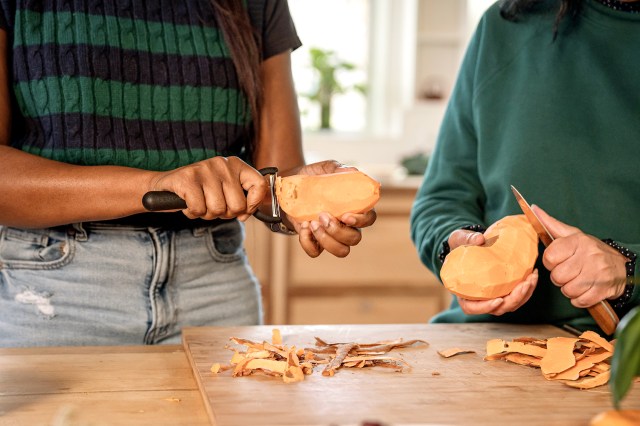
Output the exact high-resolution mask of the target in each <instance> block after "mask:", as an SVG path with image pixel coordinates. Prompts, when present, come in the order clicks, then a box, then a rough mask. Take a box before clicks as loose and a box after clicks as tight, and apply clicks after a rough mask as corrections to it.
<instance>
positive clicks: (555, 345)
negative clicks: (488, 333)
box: [484, 331, 614, 389]
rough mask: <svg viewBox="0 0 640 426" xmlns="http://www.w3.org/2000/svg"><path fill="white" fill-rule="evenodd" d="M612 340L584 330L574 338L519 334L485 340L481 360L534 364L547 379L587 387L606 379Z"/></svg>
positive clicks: (603, 382) (607, 378)
mask: <svg viewBox="0 0 640 426" xmlns="http://www.w3.org/2000/svg"><path fill="white" fill-rule="evenodd" d="M613 348H614V341H607V340H606V339H604V338H602V337H600V335H598V333H595V332H593V331H586V332H584V333H582V334H581V335H580V336H578V337H576V338H571V337H553V338H550V339H535V338H532V337H520V338H517V339H513V341H511V342H506V341H504V340H502V339H492V340H489V341H488V342H487V355H486V356H485V358H484V359H485V360H487V361H493V360H497V359H504V360H506V361H510V362H513V363H516V364H520V365H527V366H531V367H538V368H540V370H541V371H542V375H543V376H544V377H545V378H546V379H547V380H561V381H562V382H563V383H564V384H566V385H567V386H571V387H573V388H578V389H591V388H595V387H598V386H602V385H605V384H606V383H607V382H608V381H609V376H610V369H611V367H610V364H609V359H610V358H611V357H612V356H613Z"/></svg>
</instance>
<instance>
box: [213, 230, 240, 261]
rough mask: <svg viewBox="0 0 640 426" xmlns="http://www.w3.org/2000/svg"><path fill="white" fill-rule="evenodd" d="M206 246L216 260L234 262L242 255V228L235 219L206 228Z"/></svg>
mask: <svg viewBox="0 0 640 426" xmlns="http://www.w3.org/2000/svg"><path fill="white" fill-rule="evenodd" d="M206 237H207V247H208V248H209V252H210V253H211V256H212V257H213V258H214V259H215V260H216V261H218V262H234V261H236V260H239V259H242V258H243V256H244V247H243V245H242V242H243V241H244V228H243V226H242V224H241V223H240V222H239V221H237V220H232V221H229V222H226V223H222V224H220V225H217V226H213V227H211V228H208V230H207V234H206Z"/></svg>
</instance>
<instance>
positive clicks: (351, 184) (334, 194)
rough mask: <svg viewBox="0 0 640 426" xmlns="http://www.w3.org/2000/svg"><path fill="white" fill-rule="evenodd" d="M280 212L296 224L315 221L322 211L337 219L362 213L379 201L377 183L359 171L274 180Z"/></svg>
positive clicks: (296, 176) (378, 186)
mask: <svg viewBox="0 0 640 426" xmlns="http://www.w3.org/2000/svg"><path fill="white" fill-rule="evenodd" d="M275 191H276V196H277V198H278V203H280V209H282V210H283V211H284V212H285V213H287V214H288V215H289V216H291V217H292V218H294V219H295V220H297V221H299V222H304V221H309V220H317V219H318V215H319V214H320V213H322V212H327V213H330V214H331V215H332V216H334V217H337V218H340V216H342V215H343V214H345V213H364V212H367V211H369V210H371V209H372V208H373V206H374V205H375V204H376V203H377V202H378V200H379V199H380V182H378V181H376V180H374V179H372V178H371V177H369V176H367V175H366V174H364V173H362V172H359V171H352V172H343V173H331V174H324V175H294V176H287V177H278V178H277V180H276V184H275Z"/></svg>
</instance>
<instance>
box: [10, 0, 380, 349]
mask: <svg viewBox="0 0 640 426" xmlns="http://www.w3.org/2000/svg"><path fill="white" fill-rule="evenodd" d="M299 46H300V41H299V39H298V37H297V34H296V31H295V27H294V25H293V22H292V20H291V17H290V14H289V11H288V7H287V3H286V1H284V0H260V1H259V0H246V1H244V2H240V1H237V0H215V1H213V2H212V1H210V0H185V1H183V2H172V1H170V0H161V1H154V2H145V1H135V0H108V1H101V2H98V1H88V2H76V1H65V0H60V1H47V2H44V1H36V0H18V1H5V0H2V1H0V50H1V51H2V53H3V57H5V58H6V61H3V62H2V64H0V81H1V82H2V84H0V158H1V160H2V167H1V168H0V225H1V226H0V272H1V274H0V329H1V330H2V333H0V346H29V345H76V344H98V345H99V344H140V343H148V344H153V343H171V342H176V341H179V338H180V329H181V328H182V327H184V326H197V325H214V324H215V325H222V324H234V325H241V324H258V323H260V322H261V315H262V314H261V305H260V291H259V285H258V283H257V281H256V279H255V277H254V275H253V273H252V272H251V269H250V267H249V265H248V264H247V260H246V257H245V254H244V250H243V246H242V242H243V237H244V234H243V227H242V225H241V223H240V221H244V220H246V219H247V218H248V217H249V216H250V215H251V214H252V213H253V212H255V211H256V209H258V208H260V207H262V208H264V207H268V206H263V204H265V203H266V201H263V200H265V199H266V198H268V197H267V195H268V186H267V184H266V183H265V180H264V178H263V177H262V176H261V175H260V173H258V172H257V171H256V169H257V168H261V167H267V166H276V167H278V168H279V170H280V171H281V174H282V175H287V174H294V173H297V174H319V173H332V172H335V171H336V170H338V171H340V170H343V168H342V167H341V166H340V165H339V163H337V162H335V161H325V162H321V163H316V164H312V165H307V166H305V165H304V158H303V154H302V147H301V131H300V125H299V120H298V110H297V104H296V96H295V93H294V88H293V82H292V76H291V68H290V53H291V51H292V50H294V49H296V48H297V47H299ZM151 190H168V191H172V192H175V193H177V194H178V195H180V196H181V197H182V198H183V199H185V200H186V203H187V206H188V207H187V208H186V209H185V210H183V211H182V212H174V213H144V208H143V207H142V204H141V199H142V196H143V195H144V194H145V193H146V192H147V191H151ZM245 191H246V196H245V193H244V192H245ZM374 221H375V212H373V211H370V212H368V213H366V214H361V215H345V216H344V217H342V218H333V217H329V216H325V215H323V216H321V220H319V221H313V222H311V223H295V222H293V221H287V222H288V223H287V225H288V226H289V227H290V228H293V229H295V230H296V231H297V233H298V235H299V240H300V244H301V246H302V248H303V249H304V250H305V251H306V252H307V253H308V254H309V255H310V256H313V257H315V256H317V255H319V254H320V253H321V252H322V251H323V250H327V251H328V252H330V253H332V254H334V255H336V256H345V255H347V254H348V252H349V247H350V246H352V245H355V244H357V243H358V242H359V241H360V232H359V228H361V227H365V226H369V225H371V224H372V223H373V222H374Z"/></svg>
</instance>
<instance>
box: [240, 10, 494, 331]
mask: <svg viewBox="0 0 640 426" xmlns="http://www.w3.org/2000/svg"><path fill="white" fill-rule="evenodd" d="M491 3H493V0H402V1H398V0H323V1H321V2H311V1H309V0H289V8H290V10H291V14H292V16H293V18H294V21H295V24H296V28H297V31H298V34H299V36H300V38H301V40H302V42H303V46H302V47H301V48H300V49H298V50H296V51H295V52H294V53H293V55H292V62H293V73H294V79H295V83H296V88H297V91H298V93H299V99H298V102H299V105H300V110H301V114H302V118H301V119H302V124H303V129H304V147H305V156H306V159H307V162H315V161H320V160H324V159H336V160H339V161H341V162H343V163H346V164H350V165H354V166H356V167H358V168H359V169H361V170H362V171H364V172H366V173H368V174H370V175H372V176H373V177H375V178H377V179H378V180H380V181H381V183H382V190H381V194H382V196H381V200H380V202H379V203H378V205H377V206H376V211H377V213H378V219H377V221H376V223H375V224H374V226H373V227H371V228H367V229H365V230H363V240H362V242H361V243H360V244H359V245H357V246H356V247H354V248H353V249H352V251H351V253H350V254H349V256H347V257H346V258H344V259H338V258H335V257H333V256H331V255H329V254H326V253H324V254H322V255H321V256H320V257H319V258H316V259H311V258H309V257H308V256H307V255H306V254H305V253H304V252H303V251H302V249H301V248H300V247H299V245H298V241H297V238H296V237H286V236H283V235H276V234H272V233H271V232H269V231H268V230H267V229H266V228H265V227H264V225H263V224H261V223H260V222H257V221H255V220H253V219H251V220H250V221H249V223H248V224H247V241H246V248H247V253H248V255H249V258H250V261H251V264H252V266H253V268H254V270H255V272H256V274H257V276H258V278H259V279H260V281H261V284H262V289H263V297H264V303H265V317H264V320H265V323H267V324H350V323H351V324H356V323H421V322H426V321H428V320H429V318H430V317H431V316H432V315H434V314H435V313H436V312H438V311H440V310H442V309H444V308H445V307H446V306H447V305H448V303H449V297H450V296H449V295H448V293H447V292H446V291H445V290H444V289H443V288H442V286H441V284H440V283H439V282H438V280H437V278H436V277H435V276H433V274H432V273H431V272H430V271H428V270H427V269H426V267H424V266H423V265H422V263H421V262H420V260H419V259H418V255H417V252H416V250H415V248H414V246H413V244H412V242H411V240H410V236H409V212H410V209H411V204H412V202H413V198H414V196H415V192H416V190H417V187H418V185H419V183H420V181H421V173H422V171H423V169H424V166H425V165H426V162H427V161H428V156H429V153H430V151H431V150H432V149H433V146H434V144H435V139H436V136H437V132H438V127H439V123H440V120H441V119H442V116H443V114H444V110H445V108H446V104H447V99H448V96H449V94H450V92H451V90H452V87H453V85H454V83H455V78H456V75H457V71H458V67H459V65H460V61H461V59H462V56H463V54H464V51H465V48H466V45H467V43H468V41H469V38H470V37H471V35H472V33H473V31H474V29H475V26H476V25H477V22H478V20H479V18H480V16H481V15H482V13H483V12H484V10H486V8H487V7H488V6H489V5H490V4H491ZM321 76H324V79H323V80H325V81H328V82H329V84H326V85H320V84H319V82H320V81H321V78H320V77H321Z"/></svg>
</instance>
